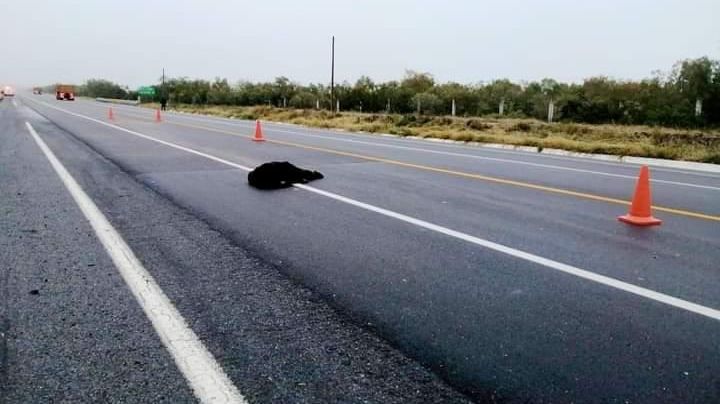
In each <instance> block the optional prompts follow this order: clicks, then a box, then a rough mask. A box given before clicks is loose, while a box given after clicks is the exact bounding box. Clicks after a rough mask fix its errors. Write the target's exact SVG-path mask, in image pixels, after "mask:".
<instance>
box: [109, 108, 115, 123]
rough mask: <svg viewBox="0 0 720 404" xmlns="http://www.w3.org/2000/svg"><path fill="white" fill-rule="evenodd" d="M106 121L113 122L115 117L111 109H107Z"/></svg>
mask: <svg viewBox="0 0 720 404" xmlns="http://www.w3.org/2000/svg"><path fill="white" fill-rule="evenodd" d="M108 119H109V120H111V121H114V120H115V115H114V114H113V110H112V107H110V108H108Z"/></svg>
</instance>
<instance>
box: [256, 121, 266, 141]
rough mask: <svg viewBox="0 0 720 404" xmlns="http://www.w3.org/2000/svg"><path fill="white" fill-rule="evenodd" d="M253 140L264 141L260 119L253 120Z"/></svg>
mask: <svg viewBox="0 0 720 404" xmlns="http://www.w3.org/2000/svg"><path fill="white" fill-rule="evenodd" d="M253 141H255V142H264V141H265V138H264V137H263V132H262V127H261V126H260V120H257V121H255V137H254V138H253Z"/></svg>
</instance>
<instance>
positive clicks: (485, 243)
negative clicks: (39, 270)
mask: <svg viewBox="0 0 720 404" xmlns="http://www.w3.org/2000/svg"><path fill="white" fill-rule="evenodd" d="M43 104H45V103H43ZM46 105H47V106H48V107H50V108H54V109H57V110H59V111H61V112H65V113H67V114H69V115H72V116H75V117H78V118H82V119H86V120H89V121H91V122H96V123H99V124H101V125H104V126H107V127H110V128H113V129H116V130H119V131H122V132H125V133H128V134H131V135H134V136H138V137H141V138H143V139H147V140H151V141H154V142H157V143H160V144H163V145H166V146H169V147H172V148H175V149H178V150H184V151H187V152H189V153H192V154H195V155H198V156H202V157H206V158H208V159H210V160H213V161H217V162H219V163H222V164H226V165H228V166H231V167H235V168H238V169H241V170H243V171H251V168H250V167H245V166H243V165H240V164H236V163H233V162H231V161H228V160H225V159H222V158H220V157H216V156H213V155H210V154H207V153H203V152H200V151H197V150H194V149H191V148H188V147H185V146H181V145H177V144H174V143H171V142H167V141H164V140H160V139H156V138H154V137H152V136H148V135H144V134H141V133H138V132H135V131H133V130H130V129H126V128H123V127H121V126H117V125H113V124H110V123H107V122H103V121H100V120H98V119H95V118H91V117H88V116H85V115H81V114H77V113H74V112H71V111H67V110H64V109H62V108H57V107H54V106H52V105H49V104H46ZM294 187H295V188H298V189H302V190H305V191H308V192H312V193H315V194H317V195H322V196H325V197H328V198H330V199H333V200H336V201H338V202H343V203H345V204H348V205H351V206H355V207H358V208H361V209H364V210H367V211H370V212H374V213H377V214H380V215H382V216H385V217H389V218H393V219H397V220H399V221H402V222H405V223H408V224H412V225H415V226H418V227H421V228H424V229H427V230H431V231H434V232H436V233H439V234H443V235H446V236H449V237H452V238H455V239H458V240H462V241H465V242H468V243H471V244H475V245H478V246H480V247H484V248H487V249H489V250H492V251H496V252H499V253H502V254H506V255H508V256H511V257H515V258H519V259H521V260H524V261H528V262H532V263H535V264H538V265H541V266H543V267H545V268H550V269H553V270H556V271H559V272H563V273H566V274H569V275H572V276H575V277H578V278H582V279H585V280H588V281H591V282H594V283H598V284H601V285H604V286H607V287H610V288H613V289H618V290H622V291H625V292H627V293H631V294H633V295H636V296H640V297H644V298H646V299H649V300H652V301H655V302H659V303H663V304H665V305H668V306H672V307H675V308H678V309H682V310H685V311H688V312H691V313H695V314H699V315H701V316H705V317H708V318H711V319H713V320H719V321H720V310H717V309H714V308H711V307H707V306H703V305H700V304H698V303H693V302H690V301H688V300H684V299H680V298H677V297H674V296H670V295H667V294H664V293H661V292H657V291H654V290H652V289H647V288H643V287H641V286H637V285H634V284H631V283H628V282H624V281H621V280H619V279H615V278H612V277H609V276H605V275H600V274H597V273H595V272H591V271H587V270H584V269H581V268H578V267H575V266H572V265H568V264H564V263H562V262H558V261H554V260H551V259H549V258H545V257H541V256H539V255H535V254H531V253H528V252H525V251H521V250H518V249H515V248H512V247H508V246H505V245H502V244H499V243H495V242H492V241H489V240H485V239H482V238H479V237H475V236H471V235H469V234H466V233H462V232H459V231H456V230H452V229H450V228H447V227H444V226H440V225H437V224H434V223H430V222H427V221H424V220H422V219H417V218H415V217H412V216H408V215H404V214H402V213H398V212H395V211H392V210H389V209H384V208H381V207H378V206H374V205H371V204H368V203H365V202H360V201H358V200H355V199H351V198H348V197H345V196H342V195H338V194H335V193H332V192H328V191H324V190H321V189H318V188H314V187H310V186H307V185H302V184H295V185H294Z"/></svg>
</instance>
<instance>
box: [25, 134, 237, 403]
mask: <svg viewBox="0 0 720 404" xmlns="http://www.w3.org/2000/svg"><path fill="white" fill-rule="evenodd" d="M25 125H26V126H27V129H28V131H29V132H30V135H31V136H32V137H33V139H34V140H35V142H36V143H37V145H38V147H39V148H40V150H42V152H43V154H44V155H45V157H46V158H47V159H48V161H49V162H50V165H51V166H52V167H53V169H54V170H55V172H56V173H57V175H58V176H59V177H60V180H61V181H62V183H63V184H64V185H65V188H66V189H67V190H68V192H69V193H70V195H71V196H72V198H73V199H74V200H75V203H76V204H77V206H78V207H79V208H80V210H81V211H82V213H83V215H84V216H85V218H86V219H87V220H88V222H90V225H91V226H92V228H93V230H94V231H95V234H96V235H97V238H98V240H100V243H101V244H102V245H103V247H104V248H105V251H106V252H107V253H108V255H109V256H110V258H111V259H112V261H113V263H114V264H115V267H117V269H118V271H119V272H120V275H121V276H122V278H123V279H124V280H125V283H126V284H127V286H128V288H129V289H130V291H131V292H132V294H133V295H134V296H135V299H136V300H137V302H138V304H139V305H140V307H142V309H143V311H144V312H145V315H146V316H147V317H148V319H150V322H151V323H152V325H153V327H154V328H155V331H156V332H157V334H158V336H159V337H160V340H161V341H162V343H163V345H164V346H165V348H166V349H167V350H168V352H170V354H171V355H172V357H173V359H174V360H175V363H176V365H177V366H178V368H179V369H180V371H181V372H182V374H183V375H184V376H185V379H186V380H187V381H188V383H189V385H190V387H191V388H192V390H193V393H194V394H195V396H196V397H197V398H198V400H200V402H202V403H213V404H214V403H246V401H245V398H244V397H243V396H242V395H241V394H240V392H239V391H238V389H237V387H235V385H233V383H232V382H231V381H230V379H229V378H228V376H227V375H226V374H225V372H224V371H223V370H222V368H221V367H220V365H219V364H218V363H217V361H216V360H215V358H214V357H213V356H212V354H211V353H210V351H208V350H207V348H205V346H204V345H203V343H202V342H201V341H200V339H199V338H198V336H197V335H196V334H195V333H194V332H193V331H192V330H191V329H190V327H189V326H188V325H187V322H186V321H185V319H184V318H183V317H182V315H181V314H180V312H179V311H178V310H177V309H176V308H175V306H173V304H172V302H171V301H170V299H169V298H168V297H167V295H165V292H163V291H162V289H161V288H160V286H159V285H158V284H157V283H156V282H155V279H154V278H153V277H152V275H150V273H149V272H148V271H147V270H146V269H145V267H144V266H143V265H142V263H141V262H140V260H139V259H138V258H137V256H135V253H134V252H133V251H132V250H131V249H130V246H128V245H127V243H126V242H125V240H124V239H123V238H122V236H121V235H120V234H119V233H118V232H117V230H115V228H114V227H113V226H112V225H111V224H110V222H109V221H108V220H107V218H106V217H105V215H103V213H102V212H101V211H100V209H99V208H98V207H97V205H95V203H94V202H93V200H92V199H91V198H90V196H88V195H87V194H86V193H85V191H83V189H82V187H81V186H80V184H78V183H77V181H75V179H74V178H73V177H72V175H71V174H70V173H69V172H68V171H67V169H66V168H65V167H64V166H63V165H62V163H61V162H60V160H58V158H57V157H56V156H55V154H54V153H53V152H52V150H50V148H49V147H48V146H47V144H46V143H45V141H43V140H42V138H41V137H40V136H39V135H38V133H37V132H36V131H35V129H34V128H33V127H32V125H30V123H29V122H25Z"/></svg>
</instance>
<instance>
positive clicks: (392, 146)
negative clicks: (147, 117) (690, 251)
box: [133, 111, 720, 191]
mask: <svg viewBox="0 0 720 404" xmlns="http://www.w3.org/2000/svg"><path fill="white" fill-rule="evenodd" d="M133 112H137V111H133ZM172 116H173V117H176V118H185V119H189V120H191V121H199V122H204V123H208V124H219V125H228V126H233V127H239V126H242V125H245V126H248V127H250V126H252V125H251V122H240V121H238V122H225V121H222V120H217V119H209V118H208V119H202V118H196V117H187V116H177V115H172ZM269 130H271V131H273V132H278V133H286V134H290V135H297V136H305V137H312V138H317V139H324V140H333V141H338V142H345V143H356V144H363V145H368V146H374V147H385V148H390V149H399V150H409V151H416V152H422V153H429V154H439V155H444V156H452V157H461V158H469V159H474V160H487V161H496V162H500V163H507V164H517V165H524V166H530V167H540V168H548V169H553V170H561V171H571V172H576V173H583V174H592V175H599V176H605V177H613V178H623V179H627V180H630V181H636V180H637V176H633V175H625V174H615V173H608V172H604V171H595V170H587V169H582V168H573V167H565V166H558V165H554V164H544V163H533V162H529V161H521V160H513V159H504V158H499V157H487V156H480V155H476V154H467V153H456V152H449V151H442V150H431V149H426V148H423V147H411V146H401V145H396V144H387V143H378V142H371V141H366V140H355V139H345V138H342V137H339V136H328V135H320V134H315V133H304V132H299V131H294V130H287V129H281V128H269ZM618 168H621V169H624V168H636V167H635V166H632V167H622V166H619V167H618ZM652 169H653V170H655V169H657V168H655V167H653V168H652ZM691 174H694V173H691ZM650 182H653V183H658V184H667V185H676V186H683V187H691V188H700V189H708V190H712V191H720V187H714V186H710V185H700V184H692V183H689V182H680V181H670V180H661V179H654V178H651V179H650Z"/></svg>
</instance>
